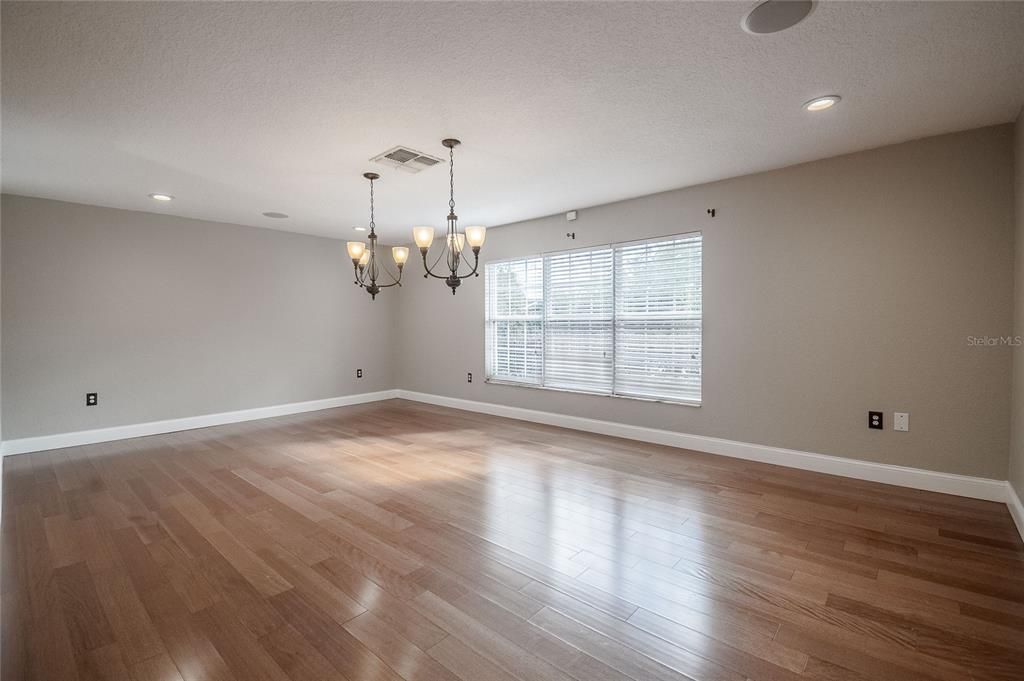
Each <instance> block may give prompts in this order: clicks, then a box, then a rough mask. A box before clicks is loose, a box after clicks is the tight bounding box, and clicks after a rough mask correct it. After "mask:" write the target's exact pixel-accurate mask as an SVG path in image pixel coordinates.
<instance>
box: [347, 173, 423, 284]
mask: <svg viewBox="0 0 1024 681" xmlns="http://www.w3.org/2000/svg"><path fill="white" fill-rule="evenodd" d="M363 177H365V178H366V179H367V180H369V181H370V234H369V236H368V237H367V238H368V239H369V240H370V246H369V247H367V246H366V244H365V243H363V242H362V241H349V242H348V257H350V258H352V267H353V269H354V270H355V275H356V281H355V283H356V286H359V287H361V288H364V289H366V292H367V293H369V294H370V300H376V298H377V294H378V293H380V290H381V289H383V288H388V287H391V286H401V285H402V267H404V266H405V261H406V260H408V259H409V249H408V248H406V247H405V246H395V247H394V248H392V249H391V257H392V258H394V260H395V265H397V266H398V275H397V276H396V275H394V274H392V273H391V272H390V271H389V270H388V269H387V266H386V265H385V264H384V263H381V262H378V261H377V232H376V231H375V230H374V228H375V225H374V222H373V181H374V180H378V179H380V175H378V174H377V173H363ZM382 274H386V275H387V276H388V277H389V278H390V279H391V283H389V284H378V283H377V279H378V277H380V276H381V275H382Z"/></svg>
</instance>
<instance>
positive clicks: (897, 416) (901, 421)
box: [892, 411, 910, 433]
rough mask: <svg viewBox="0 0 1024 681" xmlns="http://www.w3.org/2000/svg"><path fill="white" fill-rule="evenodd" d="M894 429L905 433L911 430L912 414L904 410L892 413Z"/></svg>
mask: <svg viewBox="0 0 1024 681" xmlns="http://www.w3.org/2000/svg"><path fill="white" fill-rule="evenodd" d="M892 429H893V430H899V431H902V432H904V433H906V432H907V431H909V430H910V414H908V413H906V412H902V411H897V412H894V413H893V415H892Z"/></svg>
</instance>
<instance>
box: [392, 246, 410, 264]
mask: <svg viewBox="0 0 1024 681" xmlns="http://www.w3.org/2000/svg"><path fill="white" fill-rule="evenodd" d="M391 257H392V258H394V259H395V264H396V265H404V264H405V261H406V260H408V259H409V249H408V248H406V247H405V246H395V247H394V248H392V249H391Z"/></svg>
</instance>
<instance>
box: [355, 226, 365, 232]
mask: <svg viewBox="0 0 1024 681" xmlns="http://www.w3.org/2000/svg"><path fill="white" fill-rule="evenodd" d="M352 229H354V230H356V231H357V232H365V231H366V227H353V228H352Z"/></svg>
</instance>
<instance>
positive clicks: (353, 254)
mask: <svg viewBox="0 0 1024 681" xmlns="http://www.w3.org/2000/svg"><path fill="white" fill-rule="evenodd" d="M347 245H348V257H350V258H352V259H353V260H359V258H361V257H363V253H365V252H366V244H365V243H363V242H362V241H349V242H348V244H347Z"/></svg>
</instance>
